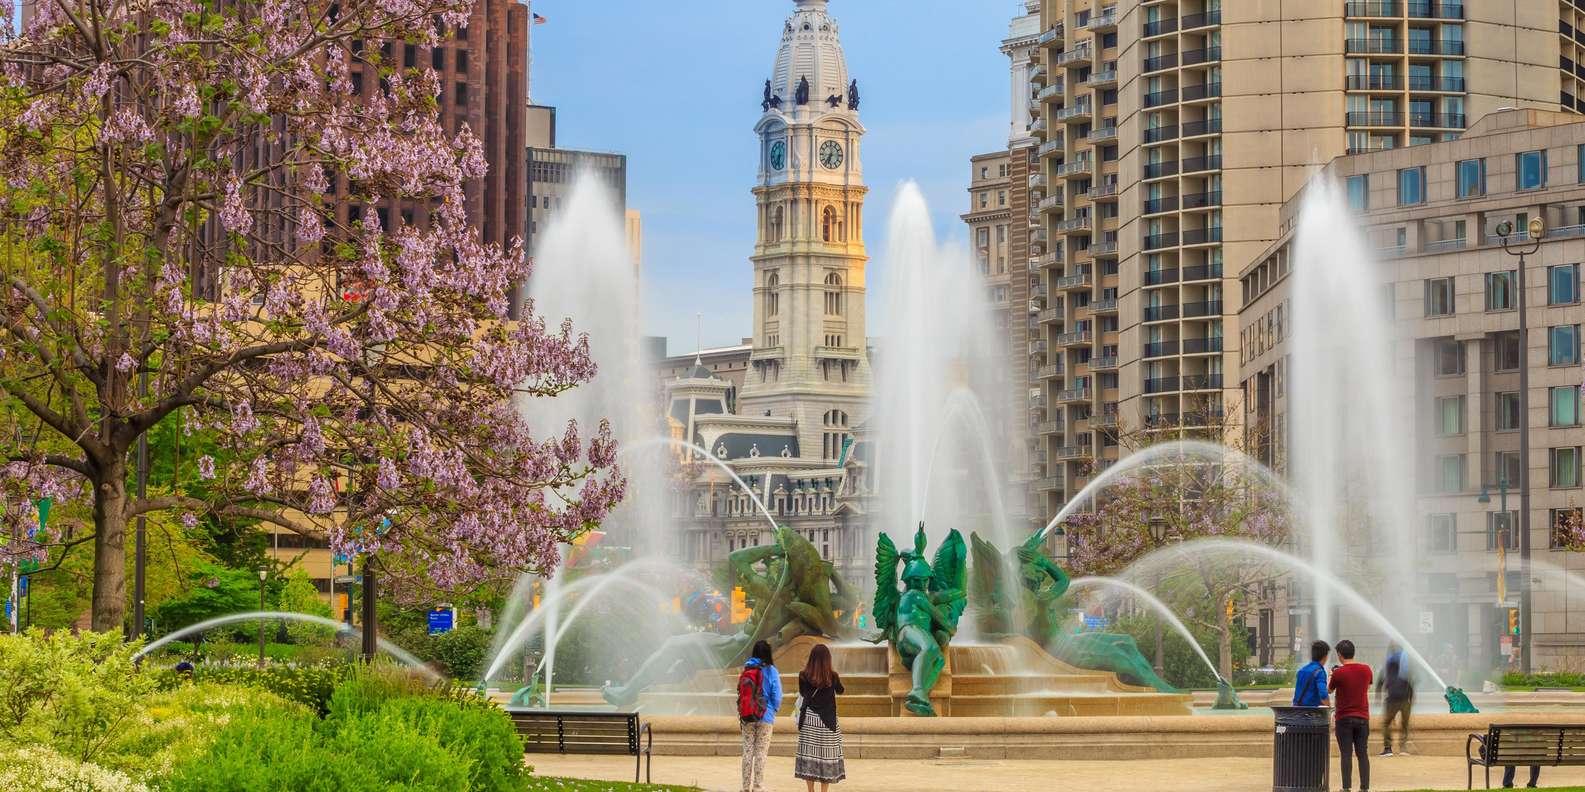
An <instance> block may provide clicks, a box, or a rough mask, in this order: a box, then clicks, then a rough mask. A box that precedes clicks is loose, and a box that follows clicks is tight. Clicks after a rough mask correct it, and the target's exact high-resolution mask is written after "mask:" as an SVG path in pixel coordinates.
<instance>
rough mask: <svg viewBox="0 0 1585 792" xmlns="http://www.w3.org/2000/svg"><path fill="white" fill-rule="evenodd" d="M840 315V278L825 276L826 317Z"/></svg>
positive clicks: (834, 275) (838, 276) (837, 276)
mask: <svg viewBox="0 0 1585 792" xmlns="http://www.w3.org/2000/svg"><path fill="white" fill-rule="evenodd" d="M841 315H842V276H841V275H838V274H836V273H835V272H833V273H830V274H828V275H826V316H841Z"/></svg>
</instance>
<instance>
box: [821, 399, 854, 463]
mask: <svg viewBox="0 0 1585 792" xmlns="http://www.w3.org/2000/svg"><path fill="white" fill-rule="evenodd" d="M847 438H848V414H847V413H845V412H842V411H841V410H831V411H830V412H827V413H826V414H825V436H824V438H823V441H822V446H823V448H822V451H823V454H824V456H822V457H821V458H822V459H833V460H834V459H841V458H842V446H843V445H844V444H845V443H846V442H847Z"/></svg>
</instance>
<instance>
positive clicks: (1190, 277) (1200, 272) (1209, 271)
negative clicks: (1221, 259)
mask: <svg viewBox="0 0 1585 792" xmlns="http://www.w3.org/2000/svg"><path fill="white" fill-rule="evenodd" d="M1220 277H1222V266H1221V265H1220V264H1217V265H1214V266H1207V265H1204V264H1201V265H1199V266H1194V267H1184V268H1183V281H1184V282H1185V283H1188V282H1191V281H1202V280H1215V279H1217V278H1220Z"/></svg>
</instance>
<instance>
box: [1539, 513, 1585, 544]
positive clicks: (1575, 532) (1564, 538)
mask: <svg viewBox="0 0 1585 792" xmlns="http://www.w3.org/2000/svg"><path fill="white" fill-rule="evenodd" d="M1547 525H1548V526H1550V527H1551V529H1552V530H1550V531H1548V532H1547V533H1548V534H1549V535H1550V546H1551V548H1552V549H1553V550H1561V549H1564V548H1568V547H1574V546H1576V545H1578V544H1579V541H1580V538H1581V537H1580V533H1581V527H1582V526H1585V509H1581V508H1580V507H1578V506H1575V507H1572V508H1568V509H1553V510H1552V511H1551V514H1550V519H1548V520H1547Z"/></svg>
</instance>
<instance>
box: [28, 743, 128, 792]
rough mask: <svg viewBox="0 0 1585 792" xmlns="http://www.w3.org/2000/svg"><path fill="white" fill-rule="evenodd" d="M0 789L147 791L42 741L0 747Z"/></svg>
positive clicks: (62, 791) (56, 791) (124, 777)
mask: <svg viewBox="0 0 1585 792" xmlns="http://www.w3.org/2000/svg"><path fill="white" fill-rule="evenodd" d="M0 790H3V791H4V792H12V791H13V790H17V791H18V792H20V790H28V792H149V788H148V787H146V786H144V785H143V784H140V783H138V782H136V781H133V780H132V779H130V778H128V777H127V776H126V775H124V774H122V773H119V772H116V771H115V770H111V769H109V768H106V767H100V766H99V765H96V764H93V763H91V762H79V761H77V760H76V759H72V758H70V757H67V756H62V755H60V754H58V753H56V752H54V751H52V750H50V749H49V748H46V747H44V746H42V745H24V746H22V747H19V748H12V749H9V750H4V751H0Z"/></svg>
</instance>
